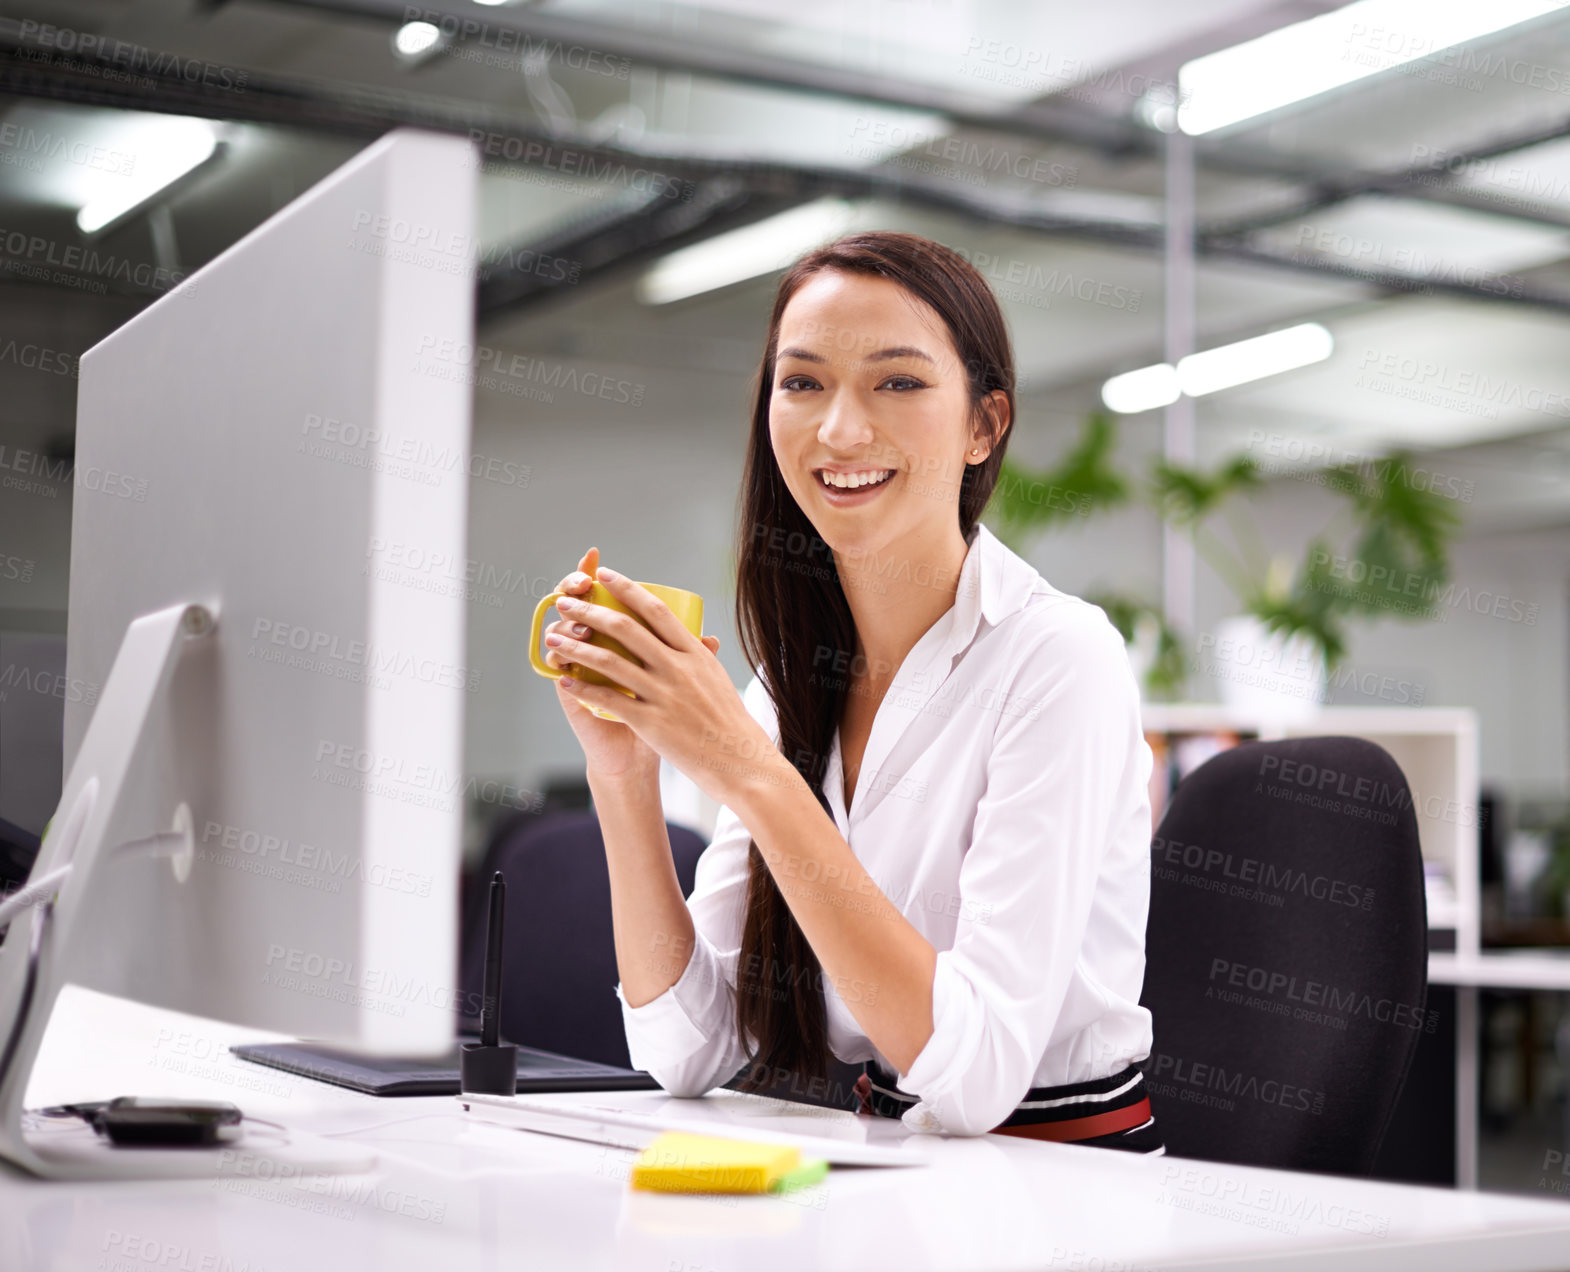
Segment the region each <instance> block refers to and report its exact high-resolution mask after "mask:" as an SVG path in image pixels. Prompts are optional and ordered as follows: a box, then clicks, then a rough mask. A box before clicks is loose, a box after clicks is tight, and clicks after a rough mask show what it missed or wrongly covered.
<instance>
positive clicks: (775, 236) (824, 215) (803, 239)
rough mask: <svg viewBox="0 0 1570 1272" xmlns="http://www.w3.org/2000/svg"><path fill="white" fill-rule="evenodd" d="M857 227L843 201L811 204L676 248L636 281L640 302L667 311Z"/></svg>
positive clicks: (783, 264)
mask: <svg viewBox="0 0 1570 1272" xmlns="http://www.w3.org/2000/svg"><path fill="white" fill-rule="evenodd" d="M855 223H856V208H855V205H854V204H852V203H850V202H848V201H847V200H845V199H833V198H827V199H815V200H814V201H813V202H811V203H807V204H803V205H802V206H801V207H799V208H791V209H790V210H789V211H788V212H781V213H779V214H778V215H776V216H771V217H766V218H764V219H763V220H761V221H757V222H754V223H753V224H752V225H744V226H742V227H741V228H740V229H736V230H728V231H726V232H725V233H724V234H716V235H715V236H714V237H713V238H710V239H704V240H703V242H701V243H694V244H693V245H692V246H691V247H683V248H679V249H677V250H676V251H674V252H672V253H671V254H670V255H669V256H666V257H663V258H662V259H660V260H659V261H657V262H655V264H654V266H653V267H652V268H651V269H650V270H649V271H648V273H646V274H645V275H644V276H643V277H642V278H641V279H639V280H638V288H637V292H638V299H639V300H641V301H642V302H643V303H644V304H646V305H668V304H670V303H671V302H672V301H675V300H685V299H686V298H687V297H688V296H697V295H699V294H701V293H703V292H706V291H713V290H714V289H715V288H717V287H728V286H730V285H731V284H732V283H740V282H743V281H745V280H746V279H749V278H757V277H758V276H760V275H762V274H772V273H773V272H774V271H775V270H778V269H784V268H785V267H786V266H787V265H789V264H790V263H791V262H792V261H794V260H795V259H796V258H797V257H798V256H800V255H801V254H802V253H803V252H806V251H808V250H810V249H811V248H814V247H817V246H818V245H819V244H821V243H827V242H828V241H829V240H830V239H834V238H838V237H839V236H840V235H841V234H844V233H846V232H847V231H849V230H850V229H851V228H852V227H853V226H854V225H855Z"/></svg>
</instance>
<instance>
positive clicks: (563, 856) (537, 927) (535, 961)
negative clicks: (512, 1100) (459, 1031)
mask: <svg viewBox="0 0 1570 1272" xmlns="http://www.w3.org/2000/svg"><path fill="white" fill-rule="evenodd" d="M666 828H667V830H668V831H669V833H670V841H671V853H672V855H673V857H674V858H675V863H676V877H677V879H678V880H679V881H680V883H681V890H682V895H683V896H688V895H690V894H691V892H692V886H693V873H694V871H695V870H696V869H697V864H698V857H699V855H700V854H701V853H702V852H703V849H704V847H705V845H704V842H703V840H702V838H701V837H700V836H699V835H697V834H696V833H695V832H693V831H691V830H689V829H687V828H686V827H685V826H677V825H674V824H670V823H667V827H666ZM496 870H500V871H502V873H503V874H504V875H505V877H506V879H507V929H506V936H505V939H504V942H503V948H502V1009H501V1032H502V1036H503V1037H504V1038H505V1039H506V1040H507V1041H509V1042H515V1043H519V1044H521V1045H524V1046H530V1047H540V1048H542V1049H544V1050H546V1051H559V1052H561V1053H562V1054H564V1055H570V1056H577V1057H579V1058H580V1059H584V1060H597V1061H599V1062H600V1063H602V1064H615V1065H623V1066H625V1065H627V1064H628V1056H627V1039H626V1034H625V1032H624V1030H623V1027H622V1017H621V1003H620V1002H618V1001H617V998H616V983H617V981H618V979H619V977H618V975H617V972H616V947H615V943H614V939H613V936H612V931H611V890H610V877H609V875H608V874H607V872H606V866H605V844H604V840H603V839H602V838H601V836H600V824H599V820H598V819H597V818H596V817H595V815H594V814H593V813H592V812H587V813H586V812H560V813H546V814H543V815H541V816H538V817H529V818H522V819H519V820H517V821H515V822H513V823H512V824H511V825H509V826H504V827H503V828H502V830H501V832H500V833H499V834H498V835H497V837H496V838H495V839H494V840H493V841H492V843H491V845H490V847H489V849H488V850H487V852H486V854H485V865H484V868H483V869H482V870H481V872H480V876H479V879H478V883H479V885H480V886H479V887H476V888H475V889H474V895H473V896H472V897H471V898H470V904H469V905H468V907H467V910H466V913H465V915H464V923H463V936H462V946H461V948H462V955H461V966H462V971H461V975H460V982H461V984H462V987H463V990H464V992H465V995H466V1000H469V1001H478V994H479V992H480V986H481V980H482V969H483V967H484V963H485V913H486V907H485V891H486V888H485V885H486V884H487V883H488V881H489V879H490V877H491V874H492V872H494V871H496Z"/></svg>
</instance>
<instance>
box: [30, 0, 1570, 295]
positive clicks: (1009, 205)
mask: <svg viewBox="0 0 1570 1272" xmlns="http://www.w3.org/2000/svg"><path fill="white" fill-rule="evenodd" d="M343 2H344V3H366V2H369V0H343ZM16 27H17V24H16V23H15V22H14V21H9V22H7V21H0V94H12V95H17V96H28V97H40V98H47V99H53V100H57V101H72V102H85V103H89V104H93V105H102V106H114V107H119V108H123V109H131V110H149V111H157V112H162V113H173V114H189V115H197V116H201V117H204V118H212V119H234V120H242V121H245V122H250V123H261V124H271V125H276V126H282V127H292V128H307V129H316V130H320V131H326V132H331V133H335V134H338V135H343V136H356V137H363V138H366V139H367V140H369V139H373V138H375V137H378V136H380V135H381V134H382V133H384V132H386V131H388V130H389V129H391V128H397V127H415V128H428V129H434V130H436V131H441V132H447V133H453V134H457V135H461V136H472V135H475V134H479V135H481V136H483V137H486V138H490V139H495V140H496V141H497V142H498V143H502V144H500V145H499V147H498V148H499V149H500V150H501V152H502V153H504V154H506V153H512V152H513V151H514V149H516V153H518V154H520V155H532V156H533V157H534V161H535V162H543V163H547V164H552V163H554V164H556V165H557V166H558V167H560V166H561V165H563V164H564V162H565V161H566V160H567V159H568V158H570V159H571V160H572V164H571V170H572V171H574V172H578V173H580V174H585V173H593V172H604V171H612V172H614V171H616V170H617V169H619V168H627V169H633V168H641V169H643V170H645V171H647V170H649V169H657V170H658V172H657V175H658V176H659V177H661V178H663V179H664V180H666V181H674V182H678V183H680V182H686V183H687V184H688V186H690V188H691V189H692V190H693V192H694V197H695V198H696V191H697V190H698V189H699V188H705V189H706V190H707V193H706V194H705V195H704V199H705V200H706V201H707V200H713V199H715V198H716V197H717V192H718V191H723V190H728V189H729V188H730V187H728V186H719V187H715V186H712V185H710V184H709V183H712V182H715V181H725V182H732V183H736V185H737V186H738V187H739V190H740V191H741V192H743V193H740V194H738V193H732V194H727V195H725V197H724V198H723V199H720V200H719V201H718V202H717V203H715V204H713V205H711V204H710V203H708V202H704V204H703V206H704V208H705V216H704V217H703V218H701V219H700V220H699V221H696V222H694V223H692V224H686V223H684V222H683V220H682V217H681V215H680V214H675V215H670V214H668V213H672V212H674V209H669V208H663V207H661V206H660V205H659V203H658V201H656V202H655V203H653V204H651V205H646V206H645V207H643V208H641V209H638V210H635V211H633V212H630V213H629V214H627V216H626V217H625V218H623V220H624V221H625V224H616V225H611V226H602V227H600V229H599V230H597V231H596V232H595V233H594V235H593V236H591V237H589V238H586V239H585V240H584V241H583V242H582V243H581V244H578V245H577V247H578V250H581V251H583V252H584V253H586V254H589V255H591V256H592V267H593V268H594V269H595V270H596V271H603V270H605V269H609V268H611V267H612V266H613V265H614V261H613V260H612V259H611V258H610V256H609V255H607V254H606V253H607V251H608V248H609V245H612V244H616V243H620V244H622V245H624V246H625V245H632V249H633V250H636V251H637V252H638V253H640V256H639V259H642V258H643V256H646V255H649V254H654V253H656V252H657V251H658V250H659V249H660V247H661V246H662V245H663V246H665V247H667V248H668V247H670V246H674V245H676V244H677V242H678V240H679V241H690V240H691V239H693V238H696V237H702V236H703V235H702V233H697V234H694V233H693V232H692V231H693V230H695V229H700V228H701V227H707V231H708V232H710V233H712V232H714V231H715V229H716V228H717V227H718V226H719V225H721V224H725V225H727V226H728V225H733V224H740V223H744V222H745V221H747V220H755V219H757V218H758V217H760V216H763V215H767V212H766V211H764V210H763V209H766V208H770V207H783V206H788V205H789V204H791V203H799V202H803V201H805V200H808V199H811V198H816V197H819V196H821V195H825V194H838V195H841V196H844V197H847V198H884V199H890V200H894V201H900V202H906V203H913V204H916V205H918V206H922V207H928V208H933V209H937V210H944V211H949V212H952V213H957V214H960V215H964V216H968V217H973V218H975V219H977V220H980V221H982V222H985V223H990V224H995V225H1006V226H1009V227H1012V228H1017V229H1022V230H1028V231H1032V232H1036V233H1041V234H1047V235H1053V236H1057V237H1063V238H1070V239H1074V240H1078V241H1088V242H1095V243H1100V244H1103V245H1106V246H1113V247H1122V248H1126V249H1132V250H1139V251H1150V252H1159V251H1160V250H1161V241H1162V231H1161V227H1160V226H1157V225H1150V226H1143V225H1130V224H1128V223H1125V222H1119V221H1111V220H1100V219H1096V218H1090V217H1064V216H1059V215H1054V214H1050V213H1043V212H1040V211H1038V210H1036V209H1035V208H1033V207H1032V206H1031V205H1030V203H1029V200H1028V197H1027V196H1025V195H1014V194H1010V192H1008V191H1006V190H989V191H986V192H985V193H983V194H978V193H975V192H973V191H971V190H970V189H969V188H968V187H962V186H960V185H958V184H957V183H954V182H949V181H944V180H943V179H941V178H930V177H923V176H907V175H905V174H902V173H900V172H899V171H898V170H897V169H891V168H882V169H845V168H832V167H811V166H808V165H801V164H792V163H789V162H785V161H778V160H773V161H767V162H765V161H737V160H732V159H719V158H705V157H699V156H690V155H652V154H648V153H646V152H640V151H633V150H628V149H625V148H620V147H615V146H608V145H604V144H594V143H588V142H584V141H579V140H575V139H572V138H565V137H562V136H559V135H552V134H550V133H548V132H546V131H544V130H543V129H541V128H540V127H539V126H538V125H537V124H535V123H533V122H529V123H521V122H519V121H518V120H517V119H516V118H514V117H513V116H511V115H506V114H503V113H501V112H498V111H493V110H487V109H484V108H477V107H475V106H473V105H472V104H469V103H461V102H457V103H455V102H451V101H444V100H441V99H431V98H425V97H418V96H411V95H409V94H407V93H402V92H394V91H392V90H388V89H381V88H376V87H370V86H365V85H353V84H350V85H345V84H333V85H327V84H322V83H318V82H314V81H305V80H298V79H285V78H282V77H277V76H263V75H250V76H248V78H247V82H246V90H245V92H244V93H234V92H229V91H226V90H224V89H223V88H221V87H219V86H217V85H209V84H207V83H205V82H204V80H203V78H201V77H198V78H197V79H196V80H195V81H194V82H191V81H187V80H186V79H184V78H182V77H181V76H180V75H179V74H178V72H177V71H175V70H172V69H168V70H162V71H159V70H157V69H156V68H148V70H147V72H146V73H140V72H139V73H138V74H137V75H136V76H135V77H130V79H129V82H127V81H126V80H125V79H121V78H119V77H107V76H104V75H102V74H101V71H102V65H100V64H99V63H98V62H95V61H94V60H93V59H91V58H85V59H84V58H82V57H70V56H61V55H58V54H56V55H54V56H52V57H51V58H50V59H49V60H48V61H39V60H35V59H33V58H30V57H29V56H28V55H27V54H28V50H27V49H26V48H25V47H24V46H22V45H20V44H19V43H18V42H17V41H16V38H15V29H16ZM8 28H9V30H8ZM8 34H10V35H11V37H12V38H11V40H10V41H9V42H8V41H7V40H6V36H7V35H8ZM101 60H102V63H103V65H109V64H110V63H108V61H107V59H101ZM770 200H773V202H770ZM520 246H523V245H520ZM1199 252H1200V255H1201V256H1202V257H1207V258H1221V259H1231V260H1238V261H1248V262H1250V263H1253V264H1257V265H1260V266H1265V267H1271V268H1286V269H1293V270H1297V271H1300V272H1307V273H1317V274H1320V275H1322V276H1327V277H1334V278H1341V279H1346V280H1348V281H1356V282H1362V283H1366V284H1368V285H1370V286H1373V287H1376V288H1380V289H1383V290H1386V291H1390V292H1393V293H1400V292H1410V291H1421V290H1425V289H1426V290H1441V291H1444V292H1446V293H1449V294H1454V295H1464V296H1468V297H1470V298H1472V299H1477V300H1487V301H1491V302H1502V303H1513V304H1525V305H1532V306H1537V307H1542V308H1549V309H1554V310H1556V311H1559V310H1564V309H1565V308H1566V306H1567V304H1570V302H1567V301H1565V300H1563V299H1562V298H1560V297H1558V296H1554V295H1552V294H1548V293H1543V292H1540V291H1538V290H1535V289H1530V288H1527V287H1526V286H1525V285H1524V284H1522V283H1521V281H1520V280H1512V279H1511V277H1510V276H1508V275H1507V276H1504V277H1503V278H1502V279H1498V280H1493V285H1490V286H1480V285H1473V284H1467V283H1465V282H1463V281H1460V280H1438V279H1435V278H1432V277H1430V276H1424V275H1405V274H1400V273H1398V272H1393V271H1392V272H1385V273H1381V274H1378V275H1370V274H1368V273H1367V272H1365V271H1363V270H1361V269H1359V268H1357V267H1353V266H1348V265H1345V264H1342V263H1339V262H1336V261H1334V260H1322V259H1317V258H1312V257H1307V256H1302V255H1292V254H1290V253H1278V252H1273V251H1270V250H1268V249H1262V248H1259V247H1257V246H1255V245H1250V244H1246V243H1243V242H1240V241H1237V240H1235V239H1232V238H1229V237H1227V236H1216V235H1208V234H1205V235H1202V236H1201V238H1200V241H1199ZM596 253H598V254H596ZM1501 283H1502V284H1503V285H1500V284H1501ZM484 286H488V287H489V291H488V292H484V293H483V295H484V296H487V297H488V298H489V303H490V304H491V306H493V307H494V306H504V305H510V304H524V303H529V302H530V301H533V300H537V299H540V298H542V297H543V296H545V295H548V294H550V288H549V286H548V285H545V286H542V285H541V284H540V282H539V280H535V281H533V282H524V281H523V280H520V279H509V278H508V277H507V274H506V272H505V271H503V272H499V273H497V274H495V275H493V276H492V278H490V279H489V280H485V281H484V282H482V287H484Z"/></svg>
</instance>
